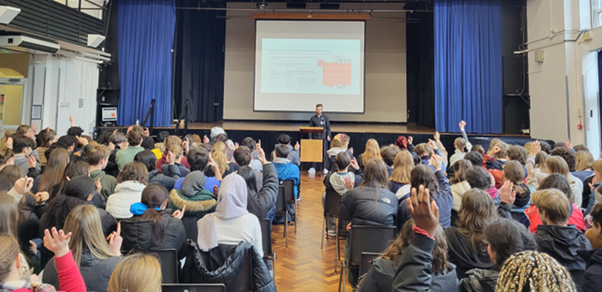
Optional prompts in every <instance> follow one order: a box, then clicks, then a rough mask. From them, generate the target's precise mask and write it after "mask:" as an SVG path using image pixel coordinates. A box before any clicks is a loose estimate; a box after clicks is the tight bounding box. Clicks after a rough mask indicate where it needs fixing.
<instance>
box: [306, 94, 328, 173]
mask: <svg viewBox="0 0 602 292" xmlns="http://www.w3.org/2000/svg"><path fill="white" fill-rule="evenodd" d="M309 126H310V127H322V128H324V132H323V133H322V134H315V135H316V137H313V138H314V139H322V141H324V143H323V144H324V146H323V147H322V151H323V154H322V161H323V162H324V173H327V172H328V167H327V164H328V159H327V157H328V156H327V155H326V150H328V142H329V141H330V120H329V119H328V117H327V116H326V115H324V114H322V104H317V105H316V114H315V115H314V116H312V117H311V119H310V120H309ZM315 167H316V164H315V163H313V164H312V168H310V169H309V172H310V173H313V172H315V171H316V169H315Z"/></svg>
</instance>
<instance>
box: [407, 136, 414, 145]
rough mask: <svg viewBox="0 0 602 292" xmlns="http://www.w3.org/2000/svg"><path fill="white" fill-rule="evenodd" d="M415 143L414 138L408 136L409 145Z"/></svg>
mask: <svg viewBox="0 0 602 292" xmlns="http://www.w3.org/2000/svg"><path fill="white" fill-rule="evenodd" d="M412 142H414V137H412V136H408V144H412Z"/></svg>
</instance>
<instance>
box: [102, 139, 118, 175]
mask: <svg viewBox="0 0 602 292" xmlns="http://www.w3.org/2000/svg"><path fill="white" fill-rule="evenodd" d="M119 150H121V148H119V146H115V150H113V151H111V155H110V156H109V162H108V163H107V167H105V169H104V170H105V173H106V174H108V175H112V176H114V177H117V176H118V175H119V166H117V163H116V162H115V154H117V151H119Z"/></svg>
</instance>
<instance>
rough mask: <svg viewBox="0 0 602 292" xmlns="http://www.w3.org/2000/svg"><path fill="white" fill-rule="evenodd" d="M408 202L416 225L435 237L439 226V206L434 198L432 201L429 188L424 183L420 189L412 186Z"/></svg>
mask: <svg viewBox="0 0 602 292" xmlns="http://www.w3.org/2000/svg"><path fill="white" fill-rule="evenodd" d="M406 202H407V204H408V209H409V210H410V213H411V214H412V218H414V225H416V227H418V228H420V229H422V230H424V231H426V232H427V233H428V234H429V236H430V237H433V238H434V237H435V231H436V230H437V226H439V207H437V203H436V202H435V201H434V200H433V201H431V196H430V194H429V190H428V189H425V188H424V186H423V185H420V187H419V188H418V191H417V190H416V188H412V191H411V192H410V197H409V198H408V199H407V200H406Z"/></svg>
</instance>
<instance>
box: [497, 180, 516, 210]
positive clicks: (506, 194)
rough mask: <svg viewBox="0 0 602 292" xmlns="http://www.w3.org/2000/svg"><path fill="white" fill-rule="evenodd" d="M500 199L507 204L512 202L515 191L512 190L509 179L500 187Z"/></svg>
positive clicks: (512, 185) (514, 198) (514, 197)
mask: <svg viewBox="0 0 602 292" xmlns="http://www.w3.org/2000/svg"><path fill="white" fill-rule="evenodd" d="M500 199H501V201H502V202H504V203H506V204H508V205H512V204H514V200H516V192H515V191H514V184H513V183H512V182H511V181H509V180H507V181H505V182H504V184H503V185H502V188H501V189H500Z"/></svg>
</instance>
